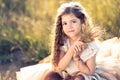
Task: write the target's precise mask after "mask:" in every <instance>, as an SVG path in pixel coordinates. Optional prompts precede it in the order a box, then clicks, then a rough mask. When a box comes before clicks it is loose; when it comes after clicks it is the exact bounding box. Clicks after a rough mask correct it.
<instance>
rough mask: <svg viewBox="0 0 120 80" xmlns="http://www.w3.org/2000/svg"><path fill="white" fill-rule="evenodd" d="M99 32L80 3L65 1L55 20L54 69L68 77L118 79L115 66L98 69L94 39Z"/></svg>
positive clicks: (99, 79)
mask: <svg viewBox="0 0 120 80" xmlns="http://www.w3.org/2000/svg"><path fill="white" fill-rule="evenodd" d="M99 32H100V31H98V30H97V28H95V27H94V26H93V25H92V21H91V19H90V17H89V16H88V14H87V13H86V11H85V9H84V8H83V7H82V6H81V5H80V4H79V3H77V2H70V3H64V4H62V5H61V6H60V8H59V9H58V15H57V19H56V28H55V40H54V48H53V58H52V64H53V68H54V71H56V72H58V73H59V74H60V72H61V74H60V75H62V77H63V78H64V79H65V80H117V78H116V74H117V73H116V72H115V71H114V70H113V69H109V70H107V69H105V68H104V69H102V68H98V69H97V68H96V63H95V62H96V61H95V58H96V53H97V52H98V48H97V45H96V43H95V41H94V40H95V38H97V37H98V36H100V34H99ZM50 73H51V72H50ZM51 76H53V75H49V76H47V77H51ZM50 80H54V79H53V78H51V79H50ZM61 80H62V79H61Z"/></svg>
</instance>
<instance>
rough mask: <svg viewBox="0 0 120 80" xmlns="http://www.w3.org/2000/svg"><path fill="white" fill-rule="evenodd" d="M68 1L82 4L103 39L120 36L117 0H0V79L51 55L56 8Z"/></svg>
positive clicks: (12, 78)
mask: <svg viewBox="0 0 120 80" xmlns="http://www.w3.org/2000/svg"><path fill="white" fill-rule="evenodd" d="M69 1H78V2H80V3H81V4H82V5H83V6H84V7H85V9H86V10H87V12H88V13H89V15H90V16H91V17H92V19H93V22H94V24H95V25H97V26H100V27H101V28H102V29H103V30H105V34H104V36H103V38H102V39H103V40H106V39H109V38H112V37H120V0H0V80H16V78H15V71H17V70H19V69H20V68H21V67H24V66H28V65H32V64H36V63H38V62H39V61H40V60H42V59H44V58H45V57H46V56H48V55H50V52H51V46H52V44H51V42H52V39H53V38H52V31H53V27H54V21H55V17H56V13H57V8H58V7H59V6H60V5H61V4H62V3H64V2H69ZM11 72H12V73H11Z"/></svg>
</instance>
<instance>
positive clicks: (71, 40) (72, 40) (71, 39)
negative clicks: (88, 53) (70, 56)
mask: <svg viewBox="0 0 120 80" xmlns="http://www.w3.org/2000/svg"><path fill="white" fill-rule="evenodd" d="M80 39H81V38H80V37H76V38H70V45H72V44H73V43H74V42H75V41H77V40H80Z"/></svg>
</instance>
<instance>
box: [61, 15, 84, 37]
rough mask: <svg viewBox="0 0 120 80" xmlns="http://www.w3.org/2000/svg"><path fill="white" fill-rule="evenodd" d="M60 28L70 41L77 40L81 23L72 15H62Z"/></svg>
mask: <svg viewBox="0 0 120 80" xmlns="http://www.w3.org/2000/svg"><path fill="white" fill-rule="evenodd" d="M61 18H62V27H63V31H64V33H65V34H66V35H67V36H68V37H69V38H70V39H78V38H80V35H81V27H82V26H81V21H80V19H79V18H77V17H76V16H75V15H74V14H73V13H70V14H64V15H62V17H61Z"/></svg>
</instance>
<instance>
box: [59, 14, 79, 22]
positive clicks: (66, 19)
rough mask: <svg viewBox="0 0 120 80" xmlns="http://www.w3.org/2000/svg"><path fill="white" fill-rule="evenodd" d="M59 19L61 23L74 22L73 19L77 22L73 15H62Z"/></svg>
mask: <svg viewBox="0 0 120 80" xmlns="http://www.w3.org/2000/svg"><path fill="white" fill-rule="evenodd" d="M61 18H62V22H63V21H69V20H74V19H77V20H79V19H78V18H77V17H76V16H75V15H74V14H73V13H70V14H64V15H62V16H61Z"/></svg>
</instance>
